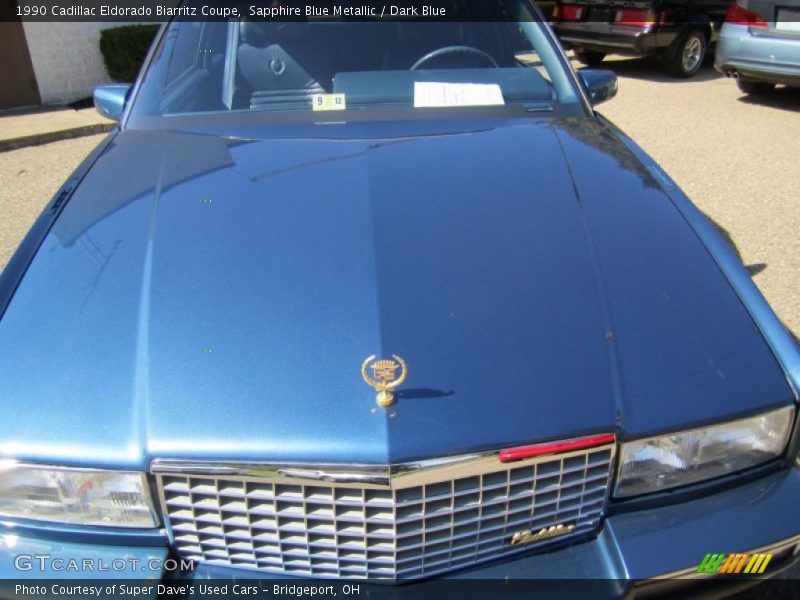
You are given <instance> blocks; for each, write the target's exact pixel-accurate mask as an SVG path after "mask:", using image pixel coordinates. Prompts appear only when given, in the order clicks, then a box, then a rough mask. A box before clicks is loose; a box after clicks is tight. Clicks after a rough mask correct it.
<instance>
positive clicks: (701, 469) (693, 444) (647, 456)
mask: <svg viewBox="0 0 800 600" xmlns="http://www.w3.org/2000/svg"><path fill="white" fill-rule="evenodd" d="M793 417H794V408H793V407H791V406H787V407H786V408H781V409H779V410H776V411H773V412H769V413H766V414H763V415H760V416H758V417H752V418H749V419H741V420H739V421H732V422H730V423H725V424H723V425H714V426H711V427H703V428H701V429H692V430H690V431H683V432H680V433H676V434H673V435H665V436H662V437H654V438H648V439H644V440H636V441H635V442H627V443H624V444H622V447H621V451H620V462H619V474H618V475H617V485H616V488H615V491H614V495H615V496H618V497H619V496H635V495H637V494H646V493H648V492H658V491H661V490H667V489H670V488H674V487H677V486H679V485H687V484H690V483H696V482H698V481H703V480H704V479H710V478H712V477H718V476H719V475H724V474H726V473H730V472H732V471H737V470H739V469H746V468H748V467H752V466H755V465H758V464H760V463H763V462H766V461H768V460H770V459H771V458H775V457H776V456H780V455H781V454H782V453H783V450H784V448H785V447H786V442H787V440H788V438H789V433H790V431H791V429H792V421H793Z"/></svg>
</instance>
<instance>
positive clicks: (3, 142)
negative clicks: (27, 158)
mask: <svg viewBox="0 0 800 600" xmlns="http://www.w3.org/2000/svg"><path fill="white" fill-rule="evenodd" d="M115 126H116V123H91V124H89V125H80V126H78V127H70V128H68V129H58V130H56V131H45V132H42V133H34V134H32V135H25V136H20V137H15V138H9V139H0V152H8V151H9V150H18V149H19V148H25V147H27V146H39V145H41V144H49V143H50V142H57V141H59V140H67V139H71V138H77V137H84V136H87V135H96V134H98V133H107V132H109V131H111V130H112V129H114V127H115Z"/></svg>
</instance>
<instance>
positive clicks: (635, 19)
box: [614, 8, 657, 27]
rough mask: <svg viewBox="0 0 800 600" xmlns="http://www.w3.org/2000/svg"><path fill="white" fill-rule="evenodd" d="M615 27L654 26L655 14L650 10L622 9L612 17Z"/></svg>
mask: <svg viewBox="0 0 800 600" xmlns="http://www.w3.org/2000/svg"><path fill="white" fill-rule="evenodd" d="M614 22H615V23H616V24H617V25H638V26H640V27H642V26H644V25H655V24H656V22H657V20H656V13H655V12H653V11H652V10H644V9H632V8H623V9H621V10H618V11H617V14H616V15H615V16H614Z"/></svg>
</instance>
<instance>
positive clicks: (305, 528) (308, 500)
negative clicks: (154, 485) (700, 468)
mask: <svg viewBox="0 0 800 600" xmlns="http://www.w3.org/2000/svg"><path fill="white" fill-rule="evenodd" d="M611 456H612V448H611V447H609V446H605V447H602V448H593V449H590V450H582V451H580V452H572V453H569V454H563V455H558V456H551V457H547V458H546V459H544V460H542V459H537V460H536V461H526V462H524V463H505V464H504V463H501V462H499V461H497V460H496V459H495V460H493V462H492V465H491V470H488V471H486V470H485V469H484V472H480V473H478V474H474V475H469V474H466V476H465V473H464V470H463V469H461V470H459V471H458V472H457V473H454V472H453V470H448V469H447V468H446V467H443V468H438V469H434V470H432V471H431V472H430V473H429V476H428V477H427V478H426V482H425V483H424V484H420V485H412V486H410V487H402V488H397V487H396V486H395V484H394V483H393V484H392V487H391V488H388V489H371V488H372V487H377V486H358V485H354V484H336V483H326V482H322V481H321V482H312V483H308V482H306V481H304V482H303V483H302V484H296V483H294V482H293V481H292V480H290V479H285V478H276V477H273V478H270V477H246V476H241V477H240V476H232V475H224V476H216V475H215V476H206V475H202V474H198V475H194V474H190V475H187V474H181V473H177V472H176V473H169V472H167V473H159V474H158V476H157V477H158V485H159V492H160V494H161V500H162V507H163V509H164V515H165V517H166V519H167V525H168V527H169V530H170V534H171V536H172V540H173V544H174V546H175V549H176V550H177V552H178V554H179V555H180V556H181V557H184V558H189V559H193V560H195V561H198V562H205V563H212V564H218V565H226V566H234V567H242V568H250V569H258V570H263V571H268V572H276V573H285V574H293V575H303V576H319V577H328V578H336V577H342V578H387V579H409V578H418V577H423V576H428V575H433V574H436V573H441V572H445V571H449V570H452V569H457V568H462V567H467V566H470V565H474V564H476V563H479V562H482V561H485V560H488V559H492V558H497V557H501V556H506V555H508V554H511V553H513V552H517V551H519V550H520V549H521V548H520V547H516V546H511V545H510V539H511V536H513V534H514V533H517V532H519V531H524V530H532V531H534V532H536V531H538V530H540V529H542V528H546V527H549V526H552V525H557V524H565V523H569V524H573V525H574V529H573V530H572V531H571V533H570V534H568V535H570V536H575V535H580V534H582V533H585V532H587V531H590V530H592V529H595V528H596V527H597V526H598V525H599V523H600V519H601V517H602V513H603V509H604V506H605V500H606V496H607V492H608V486H609V473H610V466H611ZM542 543H547V541H542V542H541V543H540V544H539V545H541V544H542ZM536 545H537V542H533V543H531V544H528V545H525V546H523V547H522V548H523V549H529V548H531V547H535V546H536Z"/></svg>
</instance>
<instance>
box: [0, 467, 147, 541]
mask: <svg viewBox="0 0 800 600" xmlns="http://www.w3.org/2000/svg"><path fill="white" fill-rule="evenodd" d="M0 515H2V516H7V517H18V518H23V519H40V520H43V521H58V522H61V523H75V524H78V525H108V526H112V527H155V526H157V525H158V518H157V517H156V514H155V511H154V510H153V505H152V501H151V498H150V492H149V491H148V486H147V480H146V479H145V475H144V473H138V472H129V471H100V470H95V469H69V468H60V467H43V466H37V465H25V464H19V463H16V462H10V463H5V464H2V463H0Z"/></svg>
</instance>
